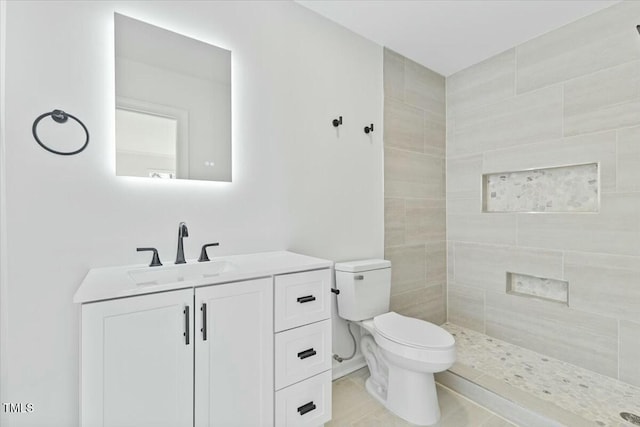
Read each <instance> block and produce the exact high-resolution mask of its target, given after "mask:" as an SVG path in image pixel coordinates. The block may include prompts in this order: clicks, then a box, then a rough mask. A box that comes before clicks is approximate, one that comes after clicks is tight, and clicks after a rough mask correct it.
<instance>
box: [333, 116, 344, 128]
mask: <svg viewBox="0 0 640 427" xmlns="http://www.w3.org/2000/svg"><path fill="white" fill-rule="evenodd" d="M331 123H333V127H334V128H337V127H338V126H340V125H341V124H342V116H340V117H338V118H337V119H333V121H332V122H331Z"/></svg>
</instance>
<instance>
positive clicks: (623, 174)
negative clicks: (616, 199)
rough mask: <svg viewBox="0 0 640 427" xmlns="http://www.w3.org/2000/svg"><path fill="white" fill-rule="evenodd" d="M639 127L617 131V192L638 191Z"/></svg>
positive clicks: (639, 165)
mask: <svg viewBox="0 0 640 427" xmlns="http://www.w3.org/2000/svg"><path fill="white" fill-rule="evenodd" d="M639 142H640V126H637V127H633V128H628V129H622V130H619V131H618V150H617V154H618V175H617V176H618V191H640V143H639Z"/></svg>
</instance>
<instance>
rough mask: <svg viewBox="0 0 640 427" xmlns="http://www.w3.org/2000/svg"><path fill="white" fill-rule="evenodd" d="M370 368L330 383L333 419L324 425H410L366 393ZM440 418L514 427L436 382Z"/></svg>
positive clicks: (464, 424)
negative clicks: (365, 385) (366, 381)
mask: <svg viewBox="0 0 640 427" xmlns="http://www.w3.org/2000/svg"><path fill="white" fill-rule="evenodd" d="M368 376H369V370H368V369H367V368H362V369H360V370H358V371H355V372H353V373H351V374H349V375H347V376H345V377H342V378H339V379H337V380H336V381H334V382H333V419H332V420H331V422H330V423H328V424H325V426H326V427H401V426H411V425H413V424H410V423H408V422H406V421H404V420H403V419H401V418H399V417H397V416H395V415H394V414H392V413H391V412H389V411H388V410H387V409H386V408H385V407H384V406H382V405H381V404H380V403H378V401H377V400H375V399H374V398H373V397H371V396H370V395H369V393H368V392H367V391H366V389H365V387H364V382H365V380H366V379H367V377H368ZM438 397H439V402H440V410H441V412H442V419H441V420H440V423H438V424H437V425H436V426H437V427H514V424H511V423H509V422H508V421H506V420H504V419H503V418H500V417H499V416H497V415H495V414H493V413H492V412H489V411H488V410H486V409H485V408H483V407H481V406H478V405H476V404H475V403H473V402H471V401H470V400H467V399H465V398H464V397H462V396H460V395H459V394H457V393H455V392H453V391H451V390H449V389H447V388H445V387H441V386H439V385H438Z"/></svg>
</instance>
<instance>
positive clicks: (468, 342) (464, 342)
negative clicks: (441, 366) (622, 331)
mask: <svg viewBox="0 0 640 427" xmlns="http://www.w3.org/2000/svg"><path fill="white" fill-rule="evenodd" d="M444 328H445V329H447V330H448V331H449V332H450V333H451V334H453V335H454V336H455V339H456V346H457V350H458V360H457V363H458V364H461V365H464V366H466V367H469V368H472V369H474V370H476V371H479V372H480V373H481V374H483V375H489V376H492V377H494V378H497V379H499V380H501V381H504V382H505V383H507V384H509V385H511V386H513V387H515V388H517V389H519V390H522V391H524V392H526V393H529V394H530V395H533V396H534V397H537V398H539V399H541V400H544V401H547V402H549V403H550V404H553V405H556V406H558V407H560V408H562V409H564V410H566V411H569V412H572V413H573V414H576V415H578V416H580V417H582V418H584V419H585V420H590V421H593V423H594V424H593V425H596V426H607V427H609V426H611V427H613V426H615V427H630V426H632V425H633V424H631V423H629V422H626V421H624V420H623V419H622V418H621V417H620V412H631V413H634V414H638V415H640V388H638V387H634V386H632V385H629V384H626V383H623V382H620V381H617V380H615V379H613V378H609V377H606V376H603V375H600V374H597V373H595V372H592V371H589V370H586V369H583V368H580V367H577V366H575V365H572V364H569V363H566V362H562V361H560V360H557V359H553V358H551V357H547V356H545V355H542V354H540V353H536V352H534V351H531V350H527V349H525V348H522V347H519V346H516V345H513V344H509V343H507V342H504V341H500V340H498V339H495V338H492V337H489V336H487V335H485V334H482V333H480V332H476V331H473V330H470V329H466V328H462V327H460V326H457V325H454V324H451V323H447V324H445V325H444ZM639 363H640V362H639ZM452 370H454V371H455V367H454V369H452Z"/></svg>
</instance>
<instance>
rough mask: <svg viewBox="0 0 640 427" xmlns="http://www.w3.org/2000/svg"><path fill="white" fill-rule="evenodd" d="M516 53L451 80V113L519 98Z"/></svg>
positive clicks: (481, 64) (485, 62)
mask: <svg viewBox="0 0 640 427" xmlns="http://www.w3.org/2000/svg"><path fill="white" fill-rule="evenodd" d="M515 80H516V50H515V49H509V50H508V51H506V52H504V53H501V54H499V55H496V56H494V57H492V58H489V59H487V60H486V61H483V62H481V63H479V64H476V65H473V66H471V67H469V68H467V69H465V70H462V71H459V72H457V73H455V74H454V75H452V76H450V77H449V78H447V114H451V115H455V114H456V113H458V112H463V111H468V110H472V109H473V108H477V107H480V106H483V105H489V104H493V103H494V102H497V101H502V100H504V99H507V98H509V97H511V96H513V95H515Z"/></svg>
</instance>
